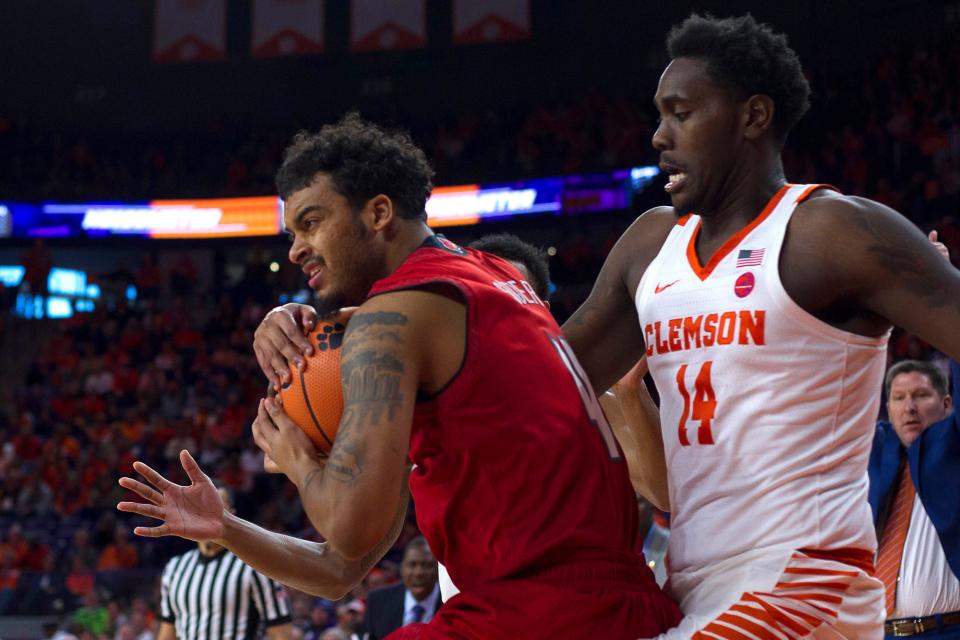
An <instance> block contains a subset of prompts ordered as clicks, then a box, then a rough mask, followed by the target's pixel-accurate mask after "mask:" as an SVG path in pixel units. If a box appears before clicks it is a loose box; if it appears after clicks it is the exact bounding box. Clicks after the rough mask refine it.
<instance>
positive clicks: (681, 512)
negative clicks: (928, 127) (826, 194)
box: [636, 185, 887, 613]
mask: <svg viewBox="0 0 960 640" xmlns="http://www.w3.org/2000/svg"><path fill="white" fill-rule="evenodd" d="M820 187H821V185H785V186H784V187H783V188H781V189H780V190H779V191H778V193H777V194H776V195H775V196H774V197H773V199H771V201H770V202H769V203H768V204H767V206H766V208H765V209H764V210H763V212H762V213H761V215H760V216H758V217H757V218H756V219H755V220H754V221H753V222H752V223H751V224H749V225H748V226H747V227H745V228H744V229H742V230H741V231H740V232H739V233H737V234H736V235H734V236H733V237H732V238H730V239H729V240H728V241H727V242H726V243H725V244H724V245H723V246H722V247H721V248H720V249H719V250H718V251H717V252H716V254H715V255H714V256H713V257H712V258H710V260H709V262H707V264H706V265H705V266H701V265H700V262H699V259H698V257H697V254H696V251H695V249H694V247H695V243H696V238H697V233H698V231H699V229H700V218H699V217H698V216H696V215H690V216H687V217H685V218H683V219H681V220H680V221H679V222H678V223H677V225H676V226H675V227H674V228H673V229H672V230H671V232H670V234H669V236H668V237H667V239H666V241H665V242H664V245H663V247H662V249H661V250H660V253H659V254H658V255H657V257H656V258H655V259H654V260H653V262H652V263H651V264H650V266H649V267H648V269H647V270H646V273H645V274H644V276H643V278H642V280H641V281H640V285H639V287H638V289H637V292H636V305H637V311H638V314H639V319H640V323H641V327H642V329H643V331H644V336H645V340H646V345H647V356H648V361H649V365H650V371H651V373H652V375H653V377H654V380H655V381H656V384H657V389H658V391H659V393H660V397H661V407H660V412H661V422H662V429H663V440H664V446H665V449H666V456H667V468H668V470H669V481H670V504H671V506H672V508H673V512H672V514H671V515H672V517H671V535H670V548H669V552H668V562H669V567H670V571H671V572H676V573H683V572H690V573H697V572H699V571H701V570H702V569H704V568H708V567H710V566H711V565H715V564H718V563H722V562H723V561H725V560H729V559H731V558H733V557H735V556H738V555H740V554H743V553H745V552H748V551H749V552H757V551H761V552H762V551H763V550H764V549H767V550H771V551H774V554H773V555H781V554H783V555H782V560H783V562H787V561H788V559H789V557H790V556H791V553H792V551H793V550H825V551H830V552H831V554H832V557H837V556H838V554H839V555H840V556H843V554H846V553H848V552H849V555H850V556H851V557H855V558H857V559H858V560H860V561H863V560H864V559H866V564H868V565H869V564H871V563H872V555H873V552H874V550H875V548H876V538H875V534H874V529H873V524H872V520H871V515H870V507H869V505H868V504H867V458H868V456H869V453H870V443H871V438H872V437H873V432H874V424H875V420H876V416H877V410H878V408H879V401H880V398H879V391H880V385H881V382H882V379H883V373H884V366H885V356H886V344H887V336H882V337H879V338H876V337H865V336H860V335H855V334H852V333H848V332H846V331H842V330H840V329H837V328H835V327H832V326H830V325H828V324H826V323H825V322H822V321H821V320H819V319H817V318H815V317H813V316H812V315H810V314H809V313H807V312H806V311H804V310H803V309H802V308H801V307H799V306H798V305H797V304H796V303H795V302H794V301H793V300H791V298H790V296H789V295H788V294H787V292H786V291H785V290H784V287H783V284H782V282H781V279H780V273H779V257H780V249H781V246H782V244H783V240H784V237H785V234H786V228H787V224H788V223H789V221H790V218H791V216H792V214H793V212H794V210H795V209H796V207H797V205H798V204H799V203H800V202H802V201H803V200H804V199H805V198H806V197H807V196H808V195H809V194H810V193H812V192H813V191H814V190H816V189H817V188H820ZM748 555H749V554H748ZM861 564H862V562H861ZM868 571H869V569H868ZM675 586H676V585H675ZM742 587H743V589H741V590H747V591H748V590H750V588H749V587H750V584H749V579H747V583H745V584H743V585H742ZM731 588H734V585H731ZM738 594H739V592H738ZM675 596H676V597H677V598H678V600H679V601H681V607H682V599H683V596H684V594H683V593H676V592H675ZM684 612H685V613H687V610H686V609H684Z"/></svg>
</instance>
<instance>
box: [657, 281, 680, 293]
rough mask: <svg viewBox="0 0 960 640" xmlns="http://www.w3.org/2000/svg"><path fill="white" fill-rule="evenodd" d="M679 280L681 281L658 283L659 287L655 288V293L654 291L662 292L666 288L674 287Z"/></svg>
mask: <svg viewBox="0 0 960 640" xmlns="http://www.w3.org/2000/svg"><path fill="white" fill-rule="evenodd" d="M678 282H680V281H679V280H674V281H673V282H670V283H668V284H664V285H659V284H658V285H657V287H656V289H654V290H653V293H654V294H657V293H660V292H661V291H663V290H664V289H669V288H670V287H672V286H673V285H675V284H677V283H678Z"/></svg>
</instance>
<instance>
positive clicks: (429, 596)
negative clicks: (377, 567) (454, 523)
mask: <svg viewBox="0 0 960 640" xmlns="http://www.w3.org/2000/svg"><path fill="white" fill-rule="evenodd" d="M400 577H401V579H402V580H403V582H402V583H400V584H397V585H394V586H390V587H383V588H382V589H377V590H375V591H371V592H370V593H369V594H368V595H367V620H366V626H367V635H366V640H383V638H386V637H387V636H388V635H389V634H390V632H391V631H393V630H395V629H399V628H400V627H402V626H405V625H408V624H411V623H414V622H429V621H430V619H431V618H432V617H433V615H434V614H435V613H436V612H437V609H439V608H440V604H441V603H440V587H439V585H438V584H437V561H436V560H435V559H434V557H433V553H431V551H430V546H429V545H428V544H427V541H426V540H425V539H424V538H423V537H422V536H418V537H416V538H414V539H413V540H411V541H410V542H408V543H407V546H406V548H405V549H404V552H403V560H402V561H401V563H400Z"/></svg>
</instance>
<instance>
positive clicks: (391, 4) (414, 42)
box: [350, 0, 427, 51]
mask: <svg viewBox="0 0 960 640" xmlns="http://www.w3.org/2000/svg"><path fill="white" fill-rule="evenodd" d="M424 4H425V2H424V0H351V2H350V49H351V50H352V51H392V50H394V49H418V48H420V47H424V46H426V44H427V22H426V10H425V7H424Z"/></svg>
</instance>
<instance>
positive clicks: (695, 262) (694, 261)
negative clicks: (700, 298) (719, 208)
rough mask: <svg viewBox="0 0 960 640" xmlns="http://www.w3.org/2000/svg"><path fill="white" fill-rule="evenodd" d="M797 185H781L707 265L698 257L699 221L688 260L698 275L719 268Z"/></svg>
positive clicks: (705, 274) (701, 275)
mask: <svg viewBox="0 0 960 640" xmlns="http://www.w3.org/2000/svg"><path fill="white" fill-rule="evenodd" d="M793 186H795V185H792V184H785V185H783V186H782V187H780V190H779V191H777V193H776V194H774V196H773V197H772V198H770V202H768V203H767V206H765V207H764V208H763V211H761V212H760V215H759V216H757V217H756V218H754V219H753V220H752V221H751V222H750V224H748V225H747V226H745V227H744V228H743V229H740V231H737V232H736V233H735V234H733V235H732V236H730V238H728V239H727V241H726V242H724V243H723V245H722V246H721V247H720V248H719V249H717V251H716V252H715V253H714V254H713V255H712V256H711V257H710V260H709V261H707V264H706V266H701V265H700V258H698V257H697V236H699V235H700V226H701V224H702V222H703V221H702V220H701V221H698V222H697V226H696V228H695V229H694V230H693V233H692V234H690V242H689V243H688V244H687V261H688V262H689V263H690V268H691V269H693V272H694V273H695V274H697V277H698V278H700V280H706V279H707V278H709V277H710V274H711V273H713V270H714V269H716V268H717V265H718V264H720V261H721V260H723V259H724V258H726V257H727V256H728V255H729V254H730V252H731V251H733V250H734V249H736V248H737V245H738V244H740V242H741V241H742V240H743V239H744V238H745V237H746V236H747V234H748V233H750V232H751V231H753V230H754V229H756V228H757V226H759V225H760V223H761V222H763V221H764V220H766V219H767V218H768V217H769V216H770V214H771V213H773V210H774V209H776V208H777V205H778V204H780V201H781V200H782V199H783V196H784V195H786V193H787V190H788V189H789V188H790V187H793Z"/></svg>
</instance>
